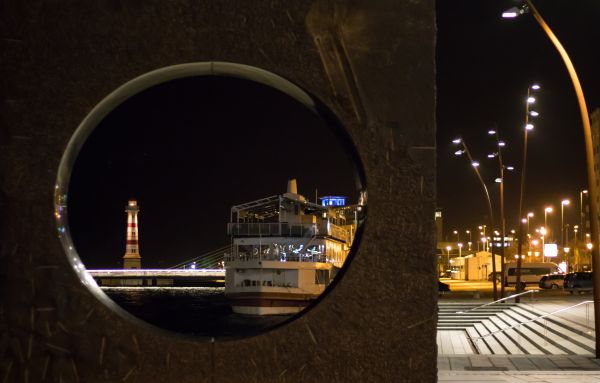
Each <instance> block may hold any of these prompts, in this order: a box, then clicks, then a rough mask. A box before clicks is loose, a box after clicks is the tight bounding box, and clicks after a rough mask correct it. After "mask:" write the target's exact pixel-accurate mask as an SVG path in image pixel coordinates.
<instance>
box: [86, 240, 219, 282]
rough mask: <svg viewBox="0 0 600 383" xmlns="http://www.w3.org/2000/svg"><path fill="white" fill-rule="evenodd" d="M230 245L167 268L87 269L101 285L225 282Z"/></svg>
mask: <svg viewBox="0 0 600 383" xmlns="http://www.w3.org/2000/svg"><path fill="white" fill-rule="evenodd" d="M227 250H229V245H226V246H221V247H219V248H218V249H215V250H212V251H209V252H207V253H204V254H201V255H199V256H196V257H194V258H191V259H188V260H186V261H184V262H180V263H178V264H176V265H173V266H171V267H169V268H166V269H100V270H87V272H88V273H90V275H91V276H92V277H93V278H94V280H95V281H96V283H97V284H98V286H105V287H118V286H186V287H191V286H200V287H211V286H224V285H225V268H224V263H223V262H224V259H225V252H226V251H227Z"/></svg>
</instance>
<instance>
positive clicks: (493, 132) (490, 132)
mask: <svg viewBox="0 0 600 383" xmlns="http://www.w3.org/2000/svg"><path fill="white" fill-rule="evenodd" d="M488 134H489V135H490V136H491V135H493V134H496V131H495V130H489V131H488Z"/></svg>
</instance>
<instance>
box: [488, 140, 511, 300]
mask: <svg viewBox="0 0 600 383" xmlns="http://www.w3.org/2000/svg"><path fill="white" fill-rule="evenodd" d="M488 134H489V135H490V136H495V137H496V150H497V151H496V152H495V153H491V154H488V158H494V157H498V166H499V169H500V178H497V179H496V182H499V183H500V238H501V240H500V297H502V298H504V284H505V283H504V282H505V281H504V238H505V236H506V220H505V219H504V170H505V169H508V170H512V169H514V168H513V167H512V166H508V167H506V166H504V162H503V161H502V148H504V147H505V146H506V143H505V142H504V141H501V140H500V135H499V134H498V130H495V129H492V130H489V131H488Z"/></svg>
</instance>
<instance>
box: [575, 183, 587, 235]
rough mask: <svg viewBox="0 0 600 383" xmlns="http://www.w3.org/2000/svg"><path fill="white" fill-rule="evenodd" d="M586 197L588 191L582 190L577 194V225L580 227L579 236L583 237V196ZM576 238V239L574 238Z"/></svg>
mask: <svg viewBox="0 0 600 383" xmlns="http://www.w3.org/2000/svg"><path fill="white" fill-rule="evenodd" d="M584 194H585V195H588V191H587V190H582V191H580V192H579V220H580V222H579V224H580V226H579V227H581V229H582V230H581V234H582V235H583V221H584V218H585V213H584V212H583V195H584ZM576 238H577V237H576ZM581 239H582V240H583V238H581Z"/></svg>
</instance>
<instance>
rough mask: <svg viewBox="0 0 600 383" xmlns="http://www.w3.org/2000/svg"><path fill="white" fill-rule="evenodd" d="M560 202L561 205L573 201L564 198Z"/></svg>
mask: <svg viewBox="0 0 600 383" xmlns="http://www.w3.org/2000/svg"><path fill="white" fill-rule="evenodd" d="M560 203H561V205H568V204H570V203H571V201H569V200H568V199H563V200H562V201H561V202H560Z"/></svg>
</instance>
